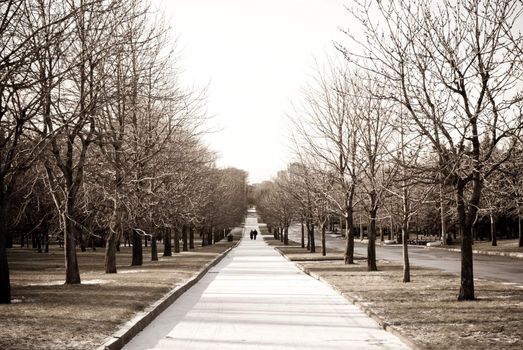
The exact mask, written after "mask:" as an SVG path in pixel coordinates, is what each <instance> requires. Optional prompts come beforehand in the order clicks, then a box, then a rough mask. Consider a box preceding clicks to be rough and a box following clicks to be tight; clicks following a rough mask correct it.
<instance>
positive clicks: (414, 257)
mask: <svg viewBox="0 0 523 350" xmlns="http://www.w3.org/2000/svg"><path fill="white" fill-rule="evenodd" d="M289 238H290V239H292V240H293V241H297V242H300V241H301V233H300V227H299V226H298V225H294V226H292V227H290V228H289ZM326 241H327V253H328V249H329V248H330V249H337V250H341V251H344V249H345V239H344V238H343V237H341V236H339V235H334V234H327V237H326ZM320 245H321V240H320V236H319V234H317V235H316V247H317V248H318V247H320ZM354 254H355V255H356V256H362V257H366V256H367V245H366V244H362V243H359V242H355V247H354ZM376 256H377V258H378V259H384V260H388V261H393V262H402V261H403V256H402V250H401V246H400V245H388V246H376ZM409 259H410V263H411V265H416V266H422V267H431V268H436V269H440V270H443V271H446V272H450V273H454V274H458V275H459V273H460V271H461V255H460V253H459V252H451V251H448V250H445V249H438V248H430V249H429V248H426V247H423V246H409ZM474 277H475V278H482V279H487V280H491V281H500V282H509V283H516V284H519V285H523V260H521V259H515V258H507V257H503V256H490V255H479V254H474Z"/></svg>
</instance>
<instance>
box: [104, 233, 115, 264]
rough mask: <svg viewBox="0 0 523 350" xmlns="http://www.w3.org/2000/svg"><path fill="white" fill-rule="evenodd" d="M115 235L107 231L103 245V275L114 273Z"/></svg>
mask: <svg viewBox="0 0 523 350" xmlns="http://www.w3.org/2000/svg"><path fill="white" fill-rule="evenodd" d="M116 244H117V242H116V233H115V232H113V231H112V230H109V235H108V236H107V243H106V245H105V273H116V272H117V271H116Z"/></svg>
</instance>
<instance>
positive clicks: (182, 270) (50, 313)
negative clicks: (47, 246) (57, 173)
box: [0, 237, 238, 350]
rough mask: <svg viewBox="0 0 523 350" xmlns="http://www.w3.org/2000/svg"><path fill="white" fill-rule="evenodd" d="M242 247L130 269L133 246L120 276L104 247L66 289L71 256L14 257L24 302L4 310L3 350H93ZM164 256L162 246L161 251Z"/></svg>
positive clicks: (84, 261) (84, 256)
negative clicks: (109, 266)
mask: <svg viewBox="0 0 523 350" xmlns="http://www.w3.org/2000/svg"><path fill="white" fill-rule="evenodd" d="M237 239H238V237H235V242H225V240H224V241H222V242H220V243H218V244H216V245H213V246H207V247H197V248H196V249H195V250H193V251H190V252H183V253H180V254H174V253H173V256H172V257H161V254H160V260H159V261H155V262H152V261H146V260H148V259H150V250H149V249H150V248H145V250H144V264H143V266H133V267H131V266H130V263H131V251H130V248H122V251H121V252H119V253H118V255H117V261H118V273H117V274H105V273H104V253H103V249H99V250H98V251H96V252H91V251H89V252H85V253H81V252H78V257H79V264H80V272H81V278H82V284H81V285H64V284H63V281H64V267H63V265H64V263H63V261H64V258H63V254H62V252H61V251H60V249H59V248H58V247H51V251H50V253H49V254H45V253H42V254H38V253H36V252H34V251H33V250H29V249H20V248H13V249H10V250H9V251H8V257H9V261H10V269H11V283H12V294H13V298H15V299H16V302H15V303H13V304H11V305H0V314H1V315H2V316H1V317H0V349H4V350H7V349H92V348H95V347H97V346H99V345H101V344H102V343H103V342H104V340H105V338H107V337H108V336H110V335H111V334H112V333H113V332H114V331H115V330H116V329H117V328H118V326H119V325H120V324H122V323H124V322H126V321H128V320H129V319H131V318H132V316H133V315H134V314H135V313H136V312H138V311H141V310H143V309H144V308H145V307H146V306H148V305H150V304H151V303H153V302H154V301H156V300H157V299H159V298H160V297H162V296H163V295H164V294H165V293H167V292H168V291H169V290H171V289H172V288H174V287H176V286H178V285H181V284H183V283H184V282H185V281H187V280H188V279H190V278H191V277H193V276H194V275H196V274H197V273H198V272H199V271H200V270H201V269H202V268H203V267H204V266H205V265H206V264H207V263H209V262H210V261H212V260H213V259H214V258H216V257H218V256H219V255H220V254H221V253H222V252H224V251H225V250H227V249H228V248H229V247H231V246H232V245H233V244H236V242H237ZM159 251H160V252H161V251H162V246H161V245H160V246H159Z"/></svg>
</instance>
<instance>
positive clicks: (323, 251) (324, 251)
mask: <svg viewBox="0 0 523 350" xmlns="http://www.w3.org/2000/svg"><path fill="white" fill-rule="evenodd" d="M325 231H326V230H325V221H322V223H321V255H322V256H326V255H327V242H326V241H325Z"/></svg>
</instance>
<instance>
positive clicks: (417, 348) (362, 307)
mask: <svg viewBox="0 0 523 350" xmlns="http://www.w3.org/2000/svg"><path fill="white" fill-rule="evenodd" d="M274 250H276V251H277V252H278V253H280V255H281V256H283V257H284V258H285V259H287V260H288V261H290V262H292V263H294V264H295V265H296V267H298V268H299V269H300V270H301V271H303V272H304V273H306V274H307V275H309V276H311V277H312V278H315V279H317V280H318V281H320V282H322V283H325V284H326V285H328V286H329V287H330V288H332V289H333V290H334V291H336V292H337V293H338V294H339V295H341V296H342V297H344V298H345V299H347V300H348V301H349V302H350V303H351V304H354V305H356V306H357V307H358V308H359V309H360V310H361V311H363V312H364V313H365V314H366V315H367V316H369V317H370V318H372V319H373V320H374V321H375V322H376V323H377V324H378V325H379V326H380V327H381V328H383V329H384V330H385V331H387V332H389V333H391V334H393V335H394V336H396V337H398V338H399V339H400V340H401V341H402V342H403V343H404V344H405V345H407V346H408V347H409V348H411V349H412V350H428V348H427V347H424V346H422V345H419V344H417V343H416V342H415V341H414V340H412V339H411V338H409V337H407V336H406V335H404V334H402V333H401V332H400V331H399V330H397V329H396V328H394V327H393V326H391V325H390V324H388V323H387V321H385V320H384V319H383V318H381V317H380V316H378V315H377V314H376V313H375V312H374V311H372V310H371V308H370V307H368V306H367V305H364V304H363V303H361V302H360V301H359V300H358V299H356V298H355V297H353V296H352V295H350V294H348V293H345V292H343V291H341V290H340V289H339V288H338V287H337V286H335V285H333V284H332V283H331V282H329V281H328V280H326V279H325V278H323V277H321V276H319V275H318V274H316V273H314V272H312V271H309V270H307V268H306V267H305V266H303V265H301V264H300V263H301V261H293V260H291V259H289V257H287V256H286V255H285V254H284V253H283V252H282V251H281V250H280V249H278V248H275V249H274Z"/></svg>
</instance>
